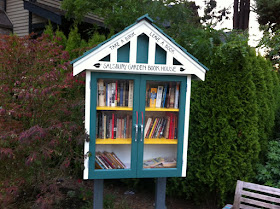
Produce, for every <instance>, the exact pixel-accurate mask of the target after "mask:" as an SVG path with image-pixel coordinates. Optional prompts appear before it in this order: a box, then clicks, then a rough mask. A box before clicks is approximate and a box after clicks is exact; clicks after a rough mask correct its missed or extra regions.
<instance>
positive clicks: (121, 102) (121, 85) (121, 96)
mask: <svg viewBox="0 0 280 209" xmlns="http://www.w3.org/2000/svg"><path fill="white" fill-rule="evenodd" d="M123 106H124V104H123V82H121V83H120V107H123Z"/></svg>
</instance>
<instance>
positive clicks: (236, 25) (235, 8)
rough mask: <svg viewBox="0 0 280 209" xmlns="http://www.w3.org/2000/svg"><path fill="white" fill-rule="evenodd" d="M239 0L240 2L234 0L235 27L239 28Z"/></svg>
mask: <svg viewBox="0 0 280 209" xmlns="http://www.w3.org/2000/svg"><path fill="white" fill-rule="evenodd" d="M238 2H239V0H234V5H233V29H237V28H238V23H239V15H238Z"/></svg>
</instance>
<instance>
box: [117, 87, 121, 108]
mask: <svg viewBox="0 0 280 209" xmlns="http://www.w3.org/2000/svg"><path fill="white" fill-rule="evenodd" d="M120 95H121V86H120V82H118V85H117V104H118V106H119V107H120V106H121V104H120V101H121V100H120Z"/></svg>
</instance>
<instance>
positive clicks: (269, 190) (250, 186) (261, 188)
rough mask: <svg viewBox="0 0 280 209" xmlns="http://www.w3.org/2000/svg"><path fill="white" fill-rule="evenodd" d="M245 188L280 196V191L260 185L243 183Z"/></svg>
mask: <svg viewBox="0 0 280 209" xmlns="http://www.w3.org/2000/svg"><path fill="white" fill-rule="evenodd" d="M244 188H246V189H251V190H255V191H260V192H264V193H269V194H275V195H279V196H280V189H277V188H273V187H269V186H262V185H259V184H254V183H248V182H243V189H244Z"/></svg>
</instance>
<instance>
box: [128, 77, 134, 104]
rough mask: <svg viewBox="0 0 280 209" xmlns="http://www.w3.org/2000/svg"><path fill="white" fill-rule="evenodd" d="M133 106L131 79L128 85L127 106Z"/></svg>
mask: <svg viewBox="0 0 280 209" xmlns="http://www.w3.org/2000/svg"><path fill="white" fill-rule="evenodd" d="M132 106H133V81H129V86H128V107H132Z"/></svg>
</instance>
